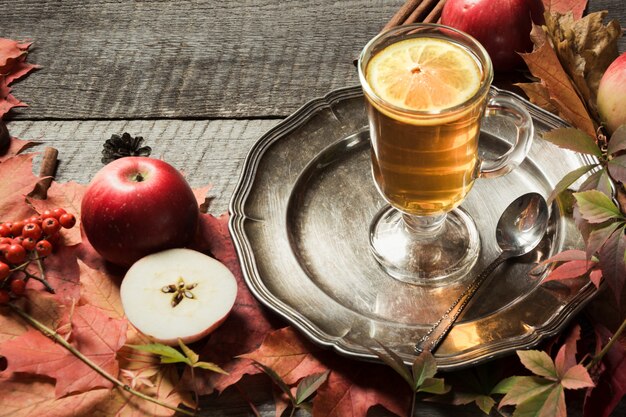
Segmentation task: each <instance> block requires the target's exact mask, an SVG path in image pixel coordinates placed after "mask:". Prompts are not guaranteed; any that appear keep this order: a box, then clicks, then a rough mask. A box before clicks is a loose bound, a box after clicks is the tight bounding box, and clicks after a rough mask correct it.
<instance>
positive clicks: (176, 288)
mask: <svg viewBox="0 0 626 417" xmlns="http://www.w3.org/2000/svg"><path fill="white" fill-rule="evenodd" d="M197 286H198V283H196V282H194V283H192V284H185V280H184V279H183V277H178V282H177V283H176V284H170V285H166V286H164V287H163V288H161V292H162V293H165V294H174V295H173V296H172V301H171V302H170V304H171V305H172V307H176V306H177V305H178V304H180V302H181V301H183V299H184V298H189V299H194V298H196V297H195V296H194V295H193V293H192V292H191V290H193V289H194V288H196V287H197Z"/></svg>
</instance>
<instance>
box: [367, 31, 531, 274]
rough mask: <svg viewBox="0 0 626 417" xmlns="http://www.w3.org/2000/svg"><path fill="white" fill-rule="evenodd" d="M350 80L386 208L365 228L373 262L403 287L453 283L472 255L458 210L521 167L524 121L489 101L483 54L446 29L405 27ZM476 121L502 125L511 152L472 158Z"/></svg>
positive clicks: (509, 102) (471, 237) (527, 129)
mask: <svg viewBox="0 0 626 417" xmlns="http://www.w3.org/2000/svg"><path fill="white" fill-rule="evenodd" d="M358 71H359V79H360V82H361V86H362V88H363V93H364V96H365V102H366V108H367V113H368V119H369V128H370V137H371V145H372V150H371V160H372V164H371V166H372V174H373V177H374V181H375V184H376V186H377V188H378V190H379V192H380V193H381V195H382V196H383V197H384V198H385V200H386V201H387V202H388V203H389V206H386V207H384V208H383V209H382V210H381V211H379V212H378V214H376V216H375V217H374V219H373V221H372V224H371V226H370V248H371V250H372V253H373V254H374V256H375V258H376V260H377V261H378V262H379V263H380V265H381V266H382V267H383V269H384V270H386V271H387V272H388V273H389V274H390V275H391V276H393V277H395V278H397V279H399V280H402V281H405V282H409V283H416V284H431V283H432V284H436V285H440V284H446V283H449V282H451V281H453V280H456V279H458V278H460V277H462V276H464V275H465V274H466V273H467V272H468V271H469V269H470V268H471V267H472V266H473V265H474V263H475V262H476V259H477V258H478V253H479V250H480V238H479V233H478V231H477V229H476V226H475V224H474V222H473V220H472V218H471V217H470V216H469V214H468V213H467V212H466V211H465V210H463V209H462V208H461V207H459V205H460V204H461V203H462V202H463V200H464V199H465V197H466V195H467V193H468V192H469V191H470V189H471V188H472V185H473V183H474V180H476V179H477V178H478V177H495V176H500V175H503V174H505V173H507V172H509V171H510V170H512V169H513V168H515V167H516V166H517V165H519V164H520V163H521V162H522V161H523V160H524V158H526V154H527V153H528V150H529V148H530V146H531V144H532V138H533V124H532V119H531V117H530V115H529V114H528V111H527V110H526V109H525V108H524V107H523V105H522V104H521V103H519V102H517V101H515V100H513V99H510V98H508V97H504V96H496V97H494V98H492V99H489V88H490V85H491V82H492V80H493V68H492V64H491V60H490V58H489V55H488V54H487V51H486V50H485V49H484V48H483V47H482V45H480V43H478V41H476V40H475V39H473V38H472V37H471V36H469V35H467V34H465V33H463V32H461V31H458V30H456V29H453V28H449V27H446V26H442V25H437V24H413V25H405V26H400V27H396V28H393V29H390V30H388V31H386V32H383V33H381V34H379V35H378V36H376V37H375V38H373V39H372V40H371V41H370V42H369V43H368V44H367V45H366V46H365V48H364V49H363V51H362V52H361V55H360V57H359V63H358ZM484 117H504V118H506V119H507V120H508V121H510V122H512V123H513V124H514V125H515V126H516V128H517V139H516V142H515V145H514V146H513V147H512V148H511V149H510V150H509V151H508V152H507V153H506V154H504V155H502V156H500V157H498V158H497V159H494V160H487V159H480V158H479V156H478V139H479V136H480V125H481V120H482V119H483V118H484ZM494 197H495V196H494Z"/></svg>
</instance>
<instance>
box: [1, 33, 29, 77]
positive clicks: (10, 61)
mask: <svg viewBox="0 0 626 417" xmlns="http://www.w3.org/2000/svg"><path fill="white" fill-rule="evenodd" d="M30 45H31V43H20V42H18V41H14V40H12V39H5V38H0V74H8V73H10V72H12V69H13V65H14V64H15V61H16V60H17V59H19V58H20V57H21V56H22V55H24V54H26V51H27V50H28V48H29V47H30Z"/></svg>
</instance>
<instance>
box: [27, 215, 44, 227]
mask: <svg viewBox="0 0 626 417" xmlns="http://www.w3.org/2000/svg"><path fill="white" fill-rule="evenodd" d="M41 222H43V217H41V216H33V217H29V218H28V220H27V221H26V223H35V224H36V225H37V226H41Z"/></svg>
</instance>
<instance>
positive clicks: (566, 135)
mask: <svg viewBox="0 0 626 417" xmlns="http://www.w3.org/2000/svg"><path fill="white" fill-rule="evenodd" d="M542 138H543V139H544V140H547V141H548V142H550V143H553V144H555V145H556V146H558V147H559V148H563V149H569V150H571V151H575V152H580V153H584V154H588V155H593V156H596V157H598V158H600V157H602V151H601V150H600V148H599V147H598V145H596V141H595V139H594V138H593V137H591V136H589V135H588V134H587V133H585V132H583V131H581V130H579V129H575V128H572V127H562V128H558V129H553V130H550V131H547V132H545V133H544V134H543V136H542Z"/></svg>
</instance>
